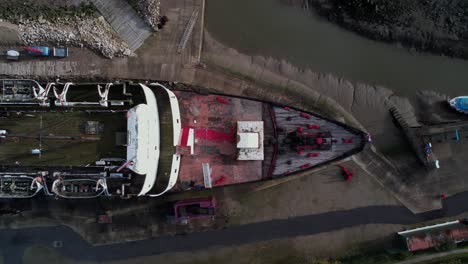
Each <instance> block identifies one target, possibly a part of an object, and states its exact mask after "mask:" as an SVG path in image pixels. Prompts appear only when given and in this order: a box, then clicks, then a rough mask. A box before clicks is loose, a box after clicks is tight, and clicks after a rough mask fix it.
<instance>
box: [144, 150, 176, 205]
mask: <svg viewBox="0 0 468 264" xmlns="http://www.w3.org/2000/svg"><path fill="white" fill-rule="evenodd" d="M180 158H181V156H180V154H174V155H173V156H172V165H171V174H170V176H169V182H168V184H167V186H166V188H165V189H164V190H163V191H162V192H160V193H157V194H150V195H149V196H150V197H158V196H161V195H163V194H165V193H166V192H168V191H169V190H171V189H172V188H173V187H174V186H175V185H176V183H177V179H178V178H179V169H180Z"/></svg>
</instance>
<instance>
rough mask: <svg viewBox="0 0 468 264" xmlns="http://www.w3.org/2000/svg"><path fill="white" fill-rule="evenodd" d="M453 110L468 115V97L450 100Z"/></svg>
mask: <svg viewBox="0 0 468 264" xmlns="http://www.w3.org/2000/svg"><path fill="white" fill-rule="evenodd" d="M449 104H450V106H451V107H452V108H454V109H455V110H457V111H458V112H461V113H464V114H468V96H459V97H455V98H453V99H451V100H449Z"/></svg>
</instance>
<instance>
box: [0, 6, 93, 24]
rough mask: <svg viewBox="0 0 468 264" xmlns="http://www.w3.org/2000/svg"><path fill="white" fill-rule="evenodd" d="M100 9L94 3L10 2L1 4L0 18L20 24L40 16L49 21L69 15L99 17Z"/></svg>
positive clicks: (37, 18)
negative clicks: (67, 4) (68, 5)
mask: <svg viewBox="0 0 468 264" xmlns="http://www.w3.org/2000/svg"><path fill="white" fill-rule="evenodd" d="M97 15H98V11H97V9H96V7H95V6H94V5H93V4H90V3H87V4H86V3H81V4H80V5H79V6H70V7H64V6H58V7H57V6H46V5H40V6H37V5H33V4H30V3H21V2H15V1H12V2H9V3H3V4H2V6H0V18H2V19H5V20H8V21H10V22H12V23H15V24H18V23H19V22H20V21H21V20H24V19H29V20H39V19H40V18H42V19H45V20H48V21H56V20H61V19H64V18H67V17H75V16H77V17H81V18H83V17H97Z"/></svg>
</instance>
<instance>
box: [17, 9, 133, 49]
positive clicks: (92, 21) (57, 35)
mask: <svg viewBox="0 0 468 264" xmlns="http://www.w3.org/2000/svg"><path fill="white" fill-rule="evenodd" d="M19 29H20V34H21V38H22V39H23V41H24V42H25V43H27V44H29V45H33V44H46V43H52V44H54V45H66V46H75V47H83V46H85V47H87V48H90V49H92V50H95V51H97V52H99V53H101V54H102V55H103V56H104V57H106V58H113V57H122V56H128V55H130V54H131V51H130V49H129V48H128V45H127V44H126V43H124V42H123V41H121V40H120V39H119V37H118V36H117V35H116V34H115V33H114V32H113V30H112V28H111V27H110V25H109V24H108V23H107V22H106V21H105V20H104V18H103V17H97V18H78V17H72V18H66V19H59V20H55V21H53V22H50V21H47V20H42V21H34V20H22V21H21V22H20V23H19Z"/></svg>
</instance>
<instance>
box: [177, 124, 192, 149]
mask: <svg viewBox="0 0 468 264" xmlns="http://www.w3.org/2000/svg"><path fill="white" fill-rule="evenodd" d="M189 132H190V127H184V128H182V133H181V135H180V140H179V145H180V146H183V147H185V146H187V143H188V136H189Z"/></svg>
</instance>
